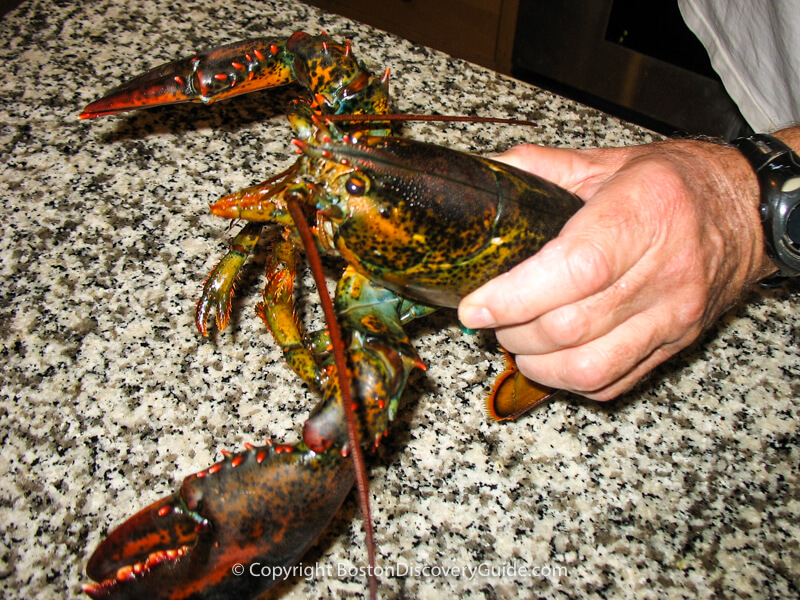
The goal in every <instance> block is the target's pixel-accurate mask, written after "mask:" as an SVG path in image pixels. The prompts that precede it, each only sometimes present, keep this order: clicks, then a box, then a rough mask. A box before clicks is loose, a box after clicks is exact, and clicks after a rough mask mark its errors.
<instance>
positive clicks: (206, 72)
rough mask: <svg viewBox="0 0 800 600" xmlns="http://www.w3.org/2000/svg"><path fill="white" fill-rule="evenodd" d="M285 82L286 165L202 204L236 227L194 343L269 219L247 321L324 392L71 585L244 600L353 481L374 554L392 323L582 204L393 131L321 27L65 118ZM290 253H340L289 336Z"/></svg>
mask: <svg viewBox="0 0 800 600" xmlns="http://www.w3.org/2000/svg"><path fill="white" fill-rule="evenodd" d="M293 82H296V83H299V84H300V85H301V86H302V87H304V88H305V89H306V90H307V91H308V93H309V95H310V98H309V99H306V100H300V99H298V100H295V101H294V102H293V104H292V109H291V112H290V115H289V120H290V123H291V125H292V128H293V129H294V131H295V135H296V139H295V140H294V144H295V145H296V146H297V152H298V153H299V155H300V156H299V158H298V160H297V162H296V163H295V164H294V165H293V166H292V167H290V168H289V169H287V170H286V171H284V172H283V173H281V174H280V175H278V176H276V177H273V178H271V179H268V180H267V181H265V182H263V183H261V184H257V185H254V186H252V187H249V188H246V189H244V190H241V191H239V192H236V193H234V194H231V195H229V196H225V197H223V198H221V199H220V200H218V201H217V202H216V203H214V204H213V205H212V206H211V211H212V213H213V214H215V215H217V216H220V217H224V218H228V219H239V220H243V221H245V222H246V224H245V226H244V228H243V229H242V230H241V231H240V232H239V233H238V234H237V235H236V236H235V237H234V238H233V240H232V241H231V245H230V249H229V252H228V253H227V254H226V255H225V256H224V257H223V258H222V260H221V261H220V262H219V263H218V264H217V266H216V267H215V268H214V269H213V271H212V272H211V274H210V275H209V277H208V279H207V280H206V282H205V284H204V285H203V290H202V293H201V296H200V299H199V301H198V304H197V309H196V319H195V320H196V325H197V327H198V329H199V331H200V332H201V333H202V334H203V335H208V328H209V323H210V322H211V321H212V319H213V320H215V321H216V324H217V327H218V328H219V329H220V330H222V329H224V328H225V327H226V325H227V324H228V321H229V315H230V310H231V298H232V295H233V291H234V286H235V282H236V279H237V276H238V274H239V272H240V271H241V269H242V267H243V266H244V264H245V262H246V261H247V259H248V257H249V256H251V255H252V254H253V253H254V252H256V251H257V249H258V244H259V240H260V239H261V238H262V237H264V235H265V231H267V230H268V229H273V227H268V226H270V225H271V226H275V227H278V228H279V229H280V234H279V236H278V239H277V241H276V242H275V243H274V247H273V248H272V250H271V252H270V253H269V255H268V258H267V262H266V275H267V277H266V279H267V283H266V285H265V288H264V291H263V296H264V302H263V303H261V304H259V305H258V307H257V313H258V315H259V316H260V317H261V318H262V319H263V320H264V322H265V323H266V325H267V326H268V328H269V330H270V331H271V333H272V335H273V337H274V338H275V339H276V341H277V342H278V344H279V345H280V346H281V348H282V350H283V353H284V357H285V359H286V361H287V363H288V364H289V366H290V367H291V368H292V369H293V370H294V371H295V372H296V373H297V374H298V375H299V376H300V377H301V378H302V379H303V380H304V381H305V382H306V383H308V385H309V386H310V387H311V388H312V389H314V390H317V391H318V392H319V393H320V394H321V396H322V400H321V402H320V404H319V405H318V406H317V407H316V408H315V409H314V410H313V411H312V413H311V415H310V417H309V419H308V420H307V421H306V422H305V424H304V425H303V432H302V441H300V442H298V443H296V444H293V445H285V444H274V443H272V442H268V443H267V444H266V445H264V446H252V445H249V444H246V447H245V449H244V451H241V452H237V453H227V452H226V453H224V454H225V458H224V459H223V460H222V461H221V462H219V463H217V464H215V465H213V466H211V467H209V468H208V469H205V470H203V471H200V472H199V473H196V474H194V475H190V476H188V477H186V479H184V481H183V483H182V484H181V486H180V488H179V490H178V491H177V492H176V493H175V494H174V495H172V496H169V497H167V498H164V499H162V500H159V501H157V502H156V503H154V504H152V505H151V506H149V507H147V508H145V509H144V510H142V511H140V512H139V513H137V514H136V515H134V516H133V517H131V518H130V519H129V520H127V521H126V522H125V523H123V524H122V525H120V526H119V527H118V528H117V529H115V530H114V531H112V532H111V533H110V534H109V536H108V537H107V538H106V539H105V540H104V541H102V542H101V543H100V545H99V546H98V548H97V549H96V550H95V552H94V553H93V555H92V556H91V558H90V559H89V561H88V564H87V567H86V572H87V575H88V576H89V577H90V578H91V579H93V580H94V581H95V582H96V583H91V584H86V585H85V586H84V588H83V589H84V592H85V593H86V594H88V595H89V596H91V597H92V598H96V599H99V598H164V599H167V598H169V599H177V598H208V599H211V598H231V597H235V598H252V597H255V596H257V595H259V594H260V593H262V592H263V591H264V590H265V589H267V588H269V587H270V586H271V585H272V584H273V583H274V581H275V579H276V578H277V577H278V576H279V574H280V573H282V571H281V568H285V567H288V566H291V565H293V564H296V563H297V562H298V561H299V560H300V559H301V557H302V556H303V554H304V552H305V551H306V550H307V549H308V548H309V546H311V545H312V544H313V542H314V541H315V540H316V539H317V537H318V536H319V535H320V533H321V532H322V530H323V529H324V528H325V527H326V525H327V524H328V522H329V521H330V520H331V518H332V517H333V515H334V514H335V513H336V511H337V510H338V509H339V507H340V505H341V504H342V503H343V501H344V499H345V497H346V496H347V495H348V493H349V491H350V489H351V488H352V487H353V484H354V482H355V481H357V482H358V486H359V490H360V500H361V505H362V510H364V511H365V529H366V530H367V536H368V540H367V541H368V546H370V547H371V546H372V542H371V538H370V529H371V527H370V525H369V518H368V512H366V511H367V508H366V507H368V495H367V492H366V483H365V481H366V475H365V473H364V470H365V469H364V466H363V459H362V458H360V452H361V449H362V447H364V448H369V447H377V446H378V445H379V444H380V440H381V438H382V437H383V436H385V435H386V434H387V431H388V426H389V423H390V422H391V421H392V419H393V418H394V416H395V414H396V413H397V410H398V406H399V401H400V398H401V395H402V393H403V389H404V386H405V383H406V381H407V379H408V377H409V375H410V374H411V372H412V371H413V369H415V368H421V369H424V365H423V364H422V362H421V360H420V358H419V356H418V355H417V353H416V351H415V350H414V348H413V346H412V344H411V342H410V340H409V338H408V336H407V334H406V333H405V331H404V329H403V326H404V325H405V324H406V323H408V322H409V321H411V320H413V319H416V318H419V317H423V316H425V315H428V314H430V313H432V312H433V311H435V310H436V309H437V308H438V307H454V306H456V305H457V303H458V301H459V299H460V298H462V297H463V296H464V295H465V294H467V293H469V292H470V291H472V290H474V289H476V288H477V287H478V286H479V285H481V284H482V283H484V282H485V281H488V280H489V279H490V278H492V277H495V276H497V275H499V274H501V273H503V272H505V271H507V270H509V269H510V268H511V267H513V266H514V265H515V264H517V263H519V262H520V261H522V260H523V259H525V258H526V257H528V256H530V255H532V254H534V253H535V252H537V251H538V250H539V248H540V247H541V246H542V245H543V244H544V243H545V242H547V241H548V240H549V239H551V238H552V237H554V236H556V235H557V234H558V232H559V231H560V230H561V228H562V227H563V225H564V224H565V223H566V221H567V220H568V219H569V218H570V217H571V216H572V215H573V214H574V213H575V212H576V211H577V210H578V209H579V208H580V207H581V206H582V201H581V200H580V199H579V198H578V197H576V196H574V195H573V194H571V193H570V192H568V191H566V190H563V189H561V188H559V187H557V186H555V185H554V184H551V183H549V182H547V181H544V180H542V179H540V178H538V177H535V176H533V175H530V174H528V173H525V172H523V171H520V170H517V169H514V168H512V167H509V166H506V165H502V164H501V163H497V162H494V161H492V160H488V159H484V158H480V157H477V156H472V155H468V154H464V153H461V152H456V151H454V150H449V149H446V148H443V147H440V146H435V145H432V144H425V143H421V142H417V141H413V140H410V139H405V138H402V137H396V136H393V135H390V120H391V119H393V117H392V116H391V115H389V94H388V71H387V72H386V73H385V74H384V75H383V76H382V77H380V78H378V77H375V76H373V75H372V74H371V73H370V72H369V71H368V70H367V69H366V67H365V66H364V65H363V64H362V63H360V62H359V61H357V60H356V59H355V58H354V57H353V56H352V52H351V48H350V44H349V42H348V43H345V44H339V43H336V42H335V41H334V40H332V39H331V38H330V37H328V36H327V35H326V34H324V33H323V34H321V35H319V36H312V35H309V34H306V33H303V32H297V33H295V34H293V35H292V36H291V37H289V38H285V39H283V38H259V39H252V40H246V41H243V42H238V43H235V44H230V45H226V46H222V47H219V48H217V49H214V50H210V51H207V52H204V53H200V54H196V55H194V56H192V57H190V58H187V59H183V60H178V61H175V62H172V63H168V64H165V65H162V66H160V67H157V68H155V69H153V70H151V71H149V72H147V73H145V74H144V75H141V76H139V77H136V78H135V79H133V80H131V81H129V82H128V83H125V84H123V85H121V86H119V87H117V88H115V89H113V90H111V91H110V92H109V93H108V94H107V95H106V96H104V97H103V98H101V99H100V100H97V101H96V102H94V103H92V104H90V105H89V106H87V107H86V109H85V110H84V111H83V113H81V115H80V118H82V119H86V118H93V117H98V116H102V115H110V114H114V113H119V112H124V111H129V110H135V109H139V108H143V107H150V106H158V105H164V104H172V103H177V102H204V103H211V102H214V101H216V100H220V99H224V98H228V97H231V96H234V95H237V94H241V93H246V92H250V91H253V90H256V89H262V88H268V87H275V86H280V85H284V84H288V83H293ZM360 115H363V116H364V118H360V117H359V116H360ZM301 250H305V251H306V253H307V255H308V257H309V260H310V261H311V266H312V272H313V273H314V277H315V279H316V280H317V285H318V288H320V289H321V290H324V289H325V288H324V287H321V286H323V285H324V275H323V274H322V271H321V266H320V265H319V264H318V259H319V254H320V253H321V254H327V255H337V256H339V257H341V258H343V259H344V260H345V261H346V263H347V266H346V268H345V270H344V273H343V275H342V276H341V278H340V279H339V281H338V283H337V286H336V292H335V296H334V300H333V303H332V305H331V304H330V299H329V298H328V296H327V293H325V292H324V291H321V292H320V295H321V298H322V301H323V307H326V306H329V307H330V308H329V310H328V311H327V312H326V321H327V328H325V329H323V330H322V331H318V332H311V333H307V332H306V331H304V328H303V326H302V325H301V324H300V323H299V321H298V319H297V318H296V316H295V308H294V280H295V277H296V272H297V256H298V252H299V251H301ZM511 381H512V384H511V385H510V386H505V388H506V389H511V392H509V393H507V394H506V395H505V398H504V399H503V400H500V401H496V407H495V408H494V414H495V416H496V417H498V418H504V417H515V416H518V415H519V414H521V413H522V412H523V411H525V410H526V409H528V408H530V407H531V406H533V405H535V404H538V403H539V402H540V401H541V400H543V399H544V398H546V397H548V396H549V395H550V392H551V390H542V391H539V390H538V389H537V388H535V387H533V386H529V387H528V388H527V389H525V384H523V383H521V381H522V378H520V377H512V378H511ZM351 457H352V459H351ZM373 561H374V558H372V557H371V558H370V562H371V564H372V562H373ZM253 565H259V567H258V569H259V570H258V572H254V571H253V570H252V566H253ZM237 569H239V571H237ZM265 571H266V572H267V573H272V574H274V577H270V576H265ZM374 581H375V580H374V578H371V579H370V585H371V592H372V595H373V596H374V595H375V583H374Z"/></svg>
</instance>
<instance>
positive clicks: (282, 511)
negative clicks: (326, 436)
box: [83, 444, 354, 600]
mask: <svg viewBox="0 0 800 600" xmlns="http://www.w3.org/2000/svg"><path fill="white" fill-rule="evenodd" d="M353 481H354V474H353V466H352V461H350V460H347V459H343V458H342V457H341V454H340V453H339V452H338V451H332V452H328V453H322V454H318V453H315V452H312V451H310V450H308V448H307V447H306V446H305V445H304V444H299V445H297V446H274V447H273V446H271V445H268V446H262V447H252V446H249V447H248V449H247V450H246V451H244V452H242V453H239V454H233V455H230V456H228V457H227V458H226V460H224V461H223V462H221V463H218V464H216V465H214V466H212V467H211V468H209V469H208V470H206V471H201V472H200V473H198V474H196V475H191V476H189V477H187V478H186V479H185V480H184V481H183V484H182V485H181V488H180V490H179V491H178V492H177V493H175V494H173V495H172V496H169V497H167V498H164V499H162V500H159V501H158V502H156V503H154V504H152V505H150V506H149V507H147V508H145V509H144V510H142V511H140V512H139V513H137V514H136V515H134V516H133V517H131V518H130V519H129V520H128V521H126V522H125V523H123V524H122V525H121V526H119V527H118V528H117V529H116V530H114V531H113V532H112V533H111V534H110V535H109V537H108V538H107V539H106V540H104V541H103V542H102V543H101V544H100V545H99V546H98V547H97V549H96V550H95V552H94V554H93V555H92V557H91V558H90V559H89V563H88V564H87V567H86V572H87V575H88V576H89V577H90V578H91V579H93V580H95V581H96V582H97V583H90V584H86V585H84V587H83V591H84V592H85V593H86V594H88V595H89V596H90V597H92V598H95V599H100V598H110V599H125V598H130V599H134V598H148V599H149V600H168V599H169V600H179V599H189V598H191V599H196V600H200V599H206V600H211V599H217V600H221V599H223V598H252V597H256V596H257V595H259V594H261V593H262V592H263V591H264V590H266V589H268V588H269V587H271V586H272V585H273V584H274V583H275V582H276V581H279V580H282V579H285V578H286V576H287V569H288V568H289V567H291V566H292V565H294V564H295V563H296V562H297V561H299V560H300V558H301V557H302V555H303V554H304V553H305V551H306V550H307V549H308V547H309V546H310V545H311V544H312V543H313V542H314V541H315V540H316V539H317V537H318V536H319V534H320V532H321V531H322V530H323V529H324V528H325V527H326V525H327V524H328V522H329V521H330V519H331V517H332V516H333V515H334V514H335V513H336V511H337V510H338V509H339V506H340V505H341V503H342V502H343V500H344V498H345V497H346V496H347V493H348V492H349V491H350V488H351V487H352V486H353Z"/></svg>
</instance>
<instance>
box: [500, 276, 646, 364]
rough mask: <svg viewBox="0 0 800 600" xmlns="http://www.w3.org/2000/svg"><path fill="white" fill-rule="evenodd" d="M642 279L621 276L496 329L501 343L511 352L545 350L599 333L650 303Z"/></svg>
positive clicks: (569, 345) (578, 342)
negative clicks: (588, 293) (603, 286)
mask: <svg viewBox="0 0 800 600" xmlns="http://www.w3.org/2000/svg"><path fill="white" fill-rule="evenodd" d="M643 284H644V282H643V281H636V278H631V277H627V276H626V277H623V278H621V279H620V280H618V281H617V282H615V283H614V284H613V285H611V286H609V287H607V288H606V289H604V290H602V291H600V292H599V293H597V294H594V295H592V296H589V297H588V298H585V299H583V300H581V301H578V302H573V303H572V304H567V305H566V306H561V307H559V308H556V309H554V310H551V311H550V312H547V313H545V314H543V315H542V316H540V317H538V318H536V319H534V320H533V321H530V322H528V323H523V324H521V325H516V326H509V327H502V328H499V329H498V330H497V332H496V333H497V340H498V341H499V342H500V345H502V346H503V348H505V349H506V350H508V351H509V352H511V353H512V354H547V353H550V352H555V351H557V350H561V349H564V348H570V347H574V346H579V345H581V344H585V343H587V342H590V341H592V340H594V339H597V338H599V337H602V336H604V335H606V334H608V333H609V332H611V331H612V330H613V329H615V328H616V327H618V326H619V325H621V324H622V323H624V322H625V321H627V320H628V319H630V318H631V317H632V316H633V315H635V314H636V313H638V312H642V311H643V310H646V309H647V308H648V307H649V306H650V305H651V304H652V298H651V297H650V295H649V294H647V293H645V292H643V291H642V288H643Z"/></svg>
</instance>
